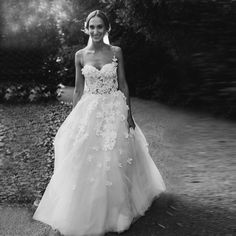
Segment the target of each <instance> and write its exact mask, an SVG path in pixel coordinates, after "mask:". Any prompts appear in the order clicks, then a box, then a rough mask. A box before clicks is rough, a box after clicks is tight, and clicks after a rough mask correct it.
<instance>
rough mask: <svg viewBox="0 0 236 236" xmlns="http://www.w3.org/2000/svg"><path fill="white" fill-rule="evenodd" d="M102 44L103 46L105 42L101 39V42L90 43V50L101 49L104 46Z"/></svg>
mask: <svg viewBox="0 0 236 236" xmlns="http://www.w3.org/2000/svg"><path fill="white" fill-rule="evenodd" d="M104 46H105V43H104V42H103V41H101V42H96V43H95V42H93V43H92V44H91V47H90V49H91V50H94V51H101V50H102V49H103V48H104Z"/></svg>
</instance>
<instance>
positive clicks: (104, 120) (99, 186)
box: [33, 54, 166, 236]
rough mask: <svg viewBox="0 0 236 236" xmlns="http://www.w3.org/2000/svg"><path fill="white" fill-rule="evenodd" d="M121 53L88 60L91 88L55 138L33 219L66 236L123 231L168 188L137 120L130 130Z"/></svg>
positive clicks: (87, 80) (86, 73)
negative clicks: (99, 62)
mask: <svg viewBox="0 0 236 236" xmlns="http://www.w3.org/2000/svg"><path fill="white" fill-rule="evenodd" d="M117 65H118V61H117V58H116V57H115V54H114V57H113V59H112V61H111V63H108V64H105V65H104V66H103V67H102V68H101V69H97V68H96V67H94V66H92V65H85V66H84V68H83V69H82V74H83V75H84V78H85V84H86V89H85V92H84V94H83V96H82V97H81V99H80V101H79V102H78V103H77V104H76V106H75V107H74V109H73V110H72V111H71V113H70V114H69V115H68V117H67V118H66V119H65V121H64V122H63V123H62V125H61V127H60V128H59V129H58V131H57V134H56V136H55V138H54V150H55V162H54V172H53V175H52V178H51V180H50V182H49V184H48V186H47V188H46V190H45V192H44V195H43V197H42V199H41V201H40V203H39V206H38V208H37V209H36V211H35V213H34V215H33V219H35V220H38V221H41V222H44V223H46V224H49V225H51V226H52V228H53V229H58V230H59V231H60V233H62V234H63V235H65V236H82V235H89V236H91V235H104V234H105V233H106V232H110V231H116V232H122V231H124V230H126V229H128V228H129V227H130V225H131V223H133V222H134V221H136V220H137V219H138V218H139V217H140V216H142V215H144V213H145V211H146V210H147V209H148V208H149V207H150V205H151V203H152V201H153V200H154V199H155V198H157V197H158V196H159V195H160V193H162V192H163V191H165V189H166V187H165V184H164V181H163V179H162V176H161V174H160V172H159V170H158V169H157V167H156V165H155V163H154V162H153V160H152V158H151V156H150V155H149V151H148V144H147V141H146V139H145V137H144V135H143V133H142V131H141V130H140V128H139V126H138V125H137V124H136V123H135V124H136V127H135V129H134V130H133V129H128V123H127V112H128V106H127V105H126V97H125V95H124V94H123V93H122V92H121V91H120V90H118V81H117Z"/></svg>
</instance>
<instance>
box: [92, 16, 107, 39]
mask: <svg viewBox="0 0 236 236" xmlns="http://www.w3.org/2000/svg"><path fill="white" fill-rule="evenodd" d="M106 31H107V30H106V27H105V24H104V22H103V20H102V19H101V18H100V17H98V16H95V17H93V18H91V19H90V21H89V26H88V32H89V35H90V36H91V38H92V40H93V41H94V42H100V41H101V40H103V37H104V35H105V33H106Z"/></svg>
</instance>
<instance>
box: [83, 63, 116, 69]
mask: <svg viewBox="0 0 236 236" xmlns="http://www.w3.org/2000/svg"><path fill="white" fill-rule="evenodd" d="M110 64H111V65H112V64H114V62H109V63H106V64H104V65H103V66H102V67H101V68H100V69H99V68H97V67H96V66H93V65H90V64H86V65H84V67H83V68H82V69H84V68H85V66H91V67H93V68H95V69H96V70H97V71H101V70H102V69H103V67H104V66H106V65H110Z"/></svg>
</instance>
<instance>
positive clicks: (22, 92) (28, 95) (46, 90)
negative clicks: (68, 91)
mask: <svg viewBox="0 0 236 236" xmlns="http://www.w3.org/2000/svg"><path fill="white" fill-rule="evenodd" d="M56 97H57V87H55V86H53V85H51V86H50V85H47V84H33V83H31V84H26V83H24V84H20V83H5V84H1V85H0V102H7V103H26V102H46V101H49V100H55V99H56Z"/></svg>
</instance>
